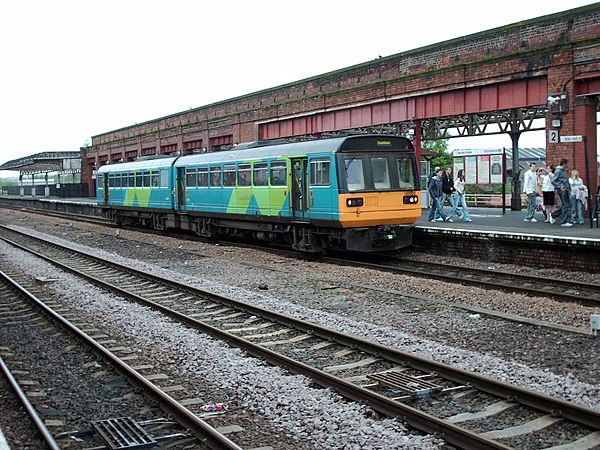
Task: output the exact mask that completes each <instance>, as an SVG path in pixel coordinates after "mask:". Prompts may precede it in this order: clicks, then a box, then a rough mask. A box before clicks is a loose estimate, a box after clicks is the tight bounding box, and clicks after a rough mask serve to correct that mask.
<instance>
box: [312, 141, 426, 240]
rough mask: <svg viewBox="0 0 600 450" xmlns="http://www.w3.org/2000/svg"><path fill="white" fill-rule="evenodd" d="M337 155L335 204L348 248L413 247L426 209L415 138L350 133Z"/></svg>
mask: <svg viewBox="0 0 600 450" xmlns="http://www.w3.org/2000/svg"><path fill="white" fill-rule="evenodd" d="M335 159H336V168H337V170H336V172H337V185H338V186H337V187H338V195H337V205H335V206H336V207H337V209H338V214H339V215H338V220H339V226H340V229H341V230H342V231H341V235H342V236H343V248H344V249H346V250H353V251H362V252H372V251H382V250H395V249H399V248H402V247H406V246H409V245H411V243H412V228H413V227H412V226H413V224H414V223H415V222H416V221H417V220H418V219H419V217H420V216H421V212H422V211H421V199H420V189H419V176H418V171H417V164H416V159H415V153H414V148H413V146H412V143H411V142H410V140H408V139H406V138H403V137H398V136H354V137H349V138H347V140H346V141H345V142H344V143H343V144H342V145H341V146H340V147H339V149H338V150H337V151H336V157H335ZM310 195H311V196H312V195H313V193H312V192H311V193H310ZM330 240H331V238H330Z"/></svg>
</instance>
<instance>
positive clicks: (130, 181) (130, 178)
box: [127, 173, 135, 187]
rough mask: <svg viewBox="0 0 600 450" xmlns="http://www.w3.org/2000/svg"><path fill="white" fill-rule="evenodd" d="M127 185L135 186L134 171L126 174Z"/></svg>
mask: <svg viewBox="0 0 600 450" xmlns="http://www.w3.org/2000/svg"><path fill="white" fill-rule="evenodd" d="M127 186H128V187H135V173H129V174H128V175H127Z"/></svg>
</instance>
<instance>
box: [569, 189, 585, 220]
mask: <svg viewBox="0 0 600 450" xmlns="http://www.w3.org/2000/svg"><path fill="white" fill-rule="evenodd" d="M581 206H582V204H581V200H578V199H577V196H576V195H571V222H573V223H575V222H579V223H583V213H582V211H581Z"/></svg>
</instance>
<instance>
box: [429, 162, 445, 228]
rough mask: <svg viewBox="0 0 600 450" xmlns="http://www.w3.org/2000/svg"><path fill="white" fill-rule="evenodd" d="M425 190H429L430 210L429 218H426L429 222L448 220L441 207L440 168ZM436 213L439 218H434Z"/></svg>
mask: <svg viewBox="0 0 600 450" xmlns="http://www.w3.org/2000/svg"><path fill="white" fill-rule="evenodd" d="M427 190H428V191H429V195H430V196H431V201H432V204H431V211H430V212H429V218H428V219H427V220H428V221H430V222H442V221H444V222H448V219H449V218H448V217H446V214H444V210H443V208H442V195H443V192H442V169H438V171H437V172H436V174H435V176H434V177H433V178H431V180H430V181H429V186H428V188H427ZM436 213H437V214H439V216H440V218H439V219H436V218H435V216H436Z"/></svg>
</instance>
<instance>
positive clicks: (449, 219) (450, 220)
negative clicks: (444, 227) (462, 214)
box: [444, 217, 454, 222]
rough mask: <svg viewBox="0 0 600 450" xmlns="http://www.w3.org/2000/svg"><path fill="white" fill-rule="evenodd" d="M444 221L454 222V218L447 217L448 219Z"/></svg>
mask: <svg viewBox="0 0 600 450" xmlns="http://www.w3.org/2000/svg"><path fill="white" fill-rule="evenodd" d="M444 222H454V220H452V219H451V218H450V217H446V220H444Z"/></svg>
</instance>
